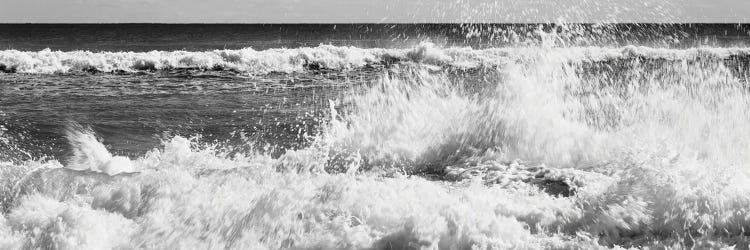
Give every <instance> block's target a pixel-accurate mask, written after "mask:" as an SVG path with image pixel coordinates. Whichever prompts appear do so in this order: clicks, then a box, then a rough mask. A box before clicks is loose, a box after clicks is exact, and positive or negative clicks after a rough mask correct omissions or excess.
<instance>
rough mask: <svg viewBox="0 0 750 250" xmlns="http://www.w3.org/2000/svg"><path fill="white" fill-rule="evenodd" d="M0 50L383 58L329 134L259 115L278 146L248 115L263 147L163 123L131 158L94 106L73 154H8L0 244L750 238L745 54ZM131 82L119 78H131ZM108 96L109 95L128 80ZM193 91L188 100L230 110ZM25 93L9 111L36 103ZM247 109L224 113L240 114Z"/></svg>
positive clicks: (331, 116) (121, 60)
mask: <svg viewBox="0 0 750 250" xmlns="http://www.w3.org/2000/svg"><path fill="white" fill-rule="evenodd" d="M2 53H3V54H2V55H0V63H1V64H2V65H6V66H5V69H6V71H8V69H10V68H12V69H14V70H13V71H15V72H18V73H31V74H37V73H71V72H73V71H77V70H82V69H87V68H92V67H93V68H95V69H96V71H102V72H112V71H116V70H123V71H139V70H146V69H148V70H164V69H167V68H171V69H175V68H198V69H206V70H217V69H218V68H221V69H233V70H236V71H239V72H244V73H249V74H266V73H269V72H290V73H291V72H296V73H297V74H314V73H312V72H313V71H319V70H322V69H332V70H340V71H347V70H355V69H358V68H362V67H367V66H368V65H370V66H371V65H384V66H383V67H379V68H378V67H374V69H371V70H370V71H362V72H360V74H366V75H367V74H369V77H364V76H362V75H358V76H357V77H351V78H350V77H340V79H339V78H336V79H338V80H337V81H338V82H336V84H335V85H336V86H340V85H343V86H346V87H349V88H350V89H348V90H347V91H344V92H341V93H340V94H338V95H335V96H336V97H337V98H327V99H330V100H326V102H324V103H316V104H314V105H312V106H313V107H312V108H313V109H317V111H319V112H320V114H322V115H320V116H316V118H315V119H313V120H314V121H315V122H314V126H316V128H315V129H309V130H308V132H309V133H308V132H303V128H305V127H304V126H309V125H310V124H312V123H308V122H310V120H304V126H302V123H303V122H302V120H299V121H300V122H299V124H297V125H300V126H293V125H289V124H294V123H288V121H286V120H285V118H284V117H283V114H284V112H282V111H288V110H290V108H289V107H287V106H283V105H279V106H278V108H273V107H271V108H268V109H266V110H264V111H263V112H264V113H273V112H278V114H277V115H278V116H276V117H271V118H266V120H264V122H265V123H266V124H267V123H271V124H272V125H271V126H277V127H279V126H282V125H284V126H289V127H292V128H294V129H292V130H291V132H288V133H291V134H294V135H296V136H299V138H302V139H301V140H304V143H301V144H300V145H298V146H297V147H289V148H284V149H283V150H281V151H273V150H268V149H267V148H264V147H262V146H261V147H257V146H256V145H257V144H254V143H255V140H257V139H258V137H253V136H252V135H250V136H244V133H247V132H249V131H255V130H248V131H234V132H236V133H237V134H243V136H240V137H242V141H241V144H244V145H245V146H248V145H250V146H248V148H247V149H244V150H237V148H235V146H236V145H235V146H232V145H229V144H227V143H223V142H221V141H220V142H216V141H214V142H207V141H205V140H202V139H201V138H200V136H197V137H190V136H179V135H167V136H164V137H162V140H161V142H160V144H159V145H157V146H153V147H152V146H145V145H146V144H138V145H137V146H138V147H140V148H144V147H145V149H144V151H146V152H144V153H142V154H136V155H132V154H123V153H122V151H120V150H113V149H112V148H113V146H112V145H109V144H113V143H117V142H118V141H126V140H127V141H129V143H132V142H130V141H131V140H132V141H135V143H139V140H137V139H133V138H136V137H135V136H132V135H127V136H123V137H119V138H120V139H119V140H115V139H112V138H113V137H107V138H104V139H101V138H99V137H98V135H97V132H100V131H103V132H106V133H110V134H111V133H113V132H112V131H111V130H117V132H122V133H125V132H123V131H119V130H118V127H117V126H115V125H112V124H117V123H115V122H114V121H115V120H114V119H115V118H112V117H110V116H107V115H100V116H94V117H97V118H93V119H94V120H89V121H90V123H96V120H95V119H107V120H106V123H105V124H106V125H107V126H100V129H99V131H97V129H93V128H87V127H86V126H82V125H76V124H75V123H74V122H70V121H67V122H58V123H59V124H62V125H60V126H65V129H63V130H61V131H63V132H62V133H63V135H64V136H65V139H64V140H65V141H67V143H68V145H67V146H65V147H67V148H68V149H69V150H68V151H69V152H68V154H67V155H66V156H64V157H62V156H61V157H53V158H51V159H50V158H47V159H39V157H31V158H30V159H26V158H23V157H17V158H16V159H10V160H8V161H7V162H3V163H0V197H3V199H2V200H0V204H1V205H2V206H0V208H2V213H3V216H1V217H0V248H2V249H27V248H54V249H172V248H176V249H475V248H476V249H548V248H555V249H581V248H583V249H590V248H611V247H625V248H628V247H636V248H641V247H642V248H662V247H664V248H670V247H673V248H687V247H694V248H722V247H747V246H748V244H750V242H748V240H747V236H746V235H745V234H746V232H747V231H749V230H748V229H750V220H748V218H750V214H748V210H747V209H746V208H747V207H748V206H750V198H748V197H750V181H749V180H750V176H748V174H749V172H748V169H750V134H748V133H746V131H747V130H746V128H748V127H750V85H748V82H747V70H748V69H747V61H746V59H745V57H746V54H747V50H746V49H727V48H697V49H684V50H678V49H659V48H648V47H623V48H604V47H574V48H557V47H524V48H495V49H483V50H474V49H469V48H450V47H449V48H440V47H438V46H435V45H432V44H427V43H424V44H421V45H419V46H417V47H414V48H411V49H403V50H395V49H359V48H354V47H333V46H320V47H317V48H300V49H273V50H264V51H255V50H252V49H243V50H220V51H212V52H183V51H174V52H158V51H155V52H147V53H106V52H102V53H93V52H52V51H42V52H18V51H4V52H2ZM18 58H21V59H18ZM13 60H15V61H13ZM146 60H148V63H146V62H145V61H146ZM14 65H15V66H14ZM144 65H148V66H144ZM310 65H318V66H315V67H317V68H315V67H312V66H310ZM14 75H15V74H5V75H4V76H6V77H9V76H14ZM35 77H38V76H36V75H35ZM42 77H44V76H42ZM71 77H72V76H71ZM76 77H92V76H89V75H88V73H86V74H84V75H83V76H76ZM122 77H130V76H122ZM138 77H141V76H138ZM35 79H36V78H35ZM86 79H87V78H86ZM118 79H119V78H118ZM125 79H128V80H129V79H131V78H125ZM222 79H223V78H222ZM353 79H357V80H353ZM224 80H226V79H224ZM230 80H232V81H233V80H236V79H230ZM122 82H125V83H122V84H118V85H117V86H118V88H120V89H122V88H129V86H131V85H128V84H127V82H126V81H125V80H122ZM355 83H357V84H355ZM132 85H133V86H131V87H132V88H136V87H138V88H140V87H142V86H140V85H138V84H132ZM201 86H202V85H201ZM222 86H224V85H222ZM183 87H184V86H182V87H179V86H178V87H174V88H176V89H178V91H175V92H159V95H167V96H170V97H171V98H178V97H175V96H184V95H187V94H186V93H187V92H189V91H187V90H189V89H193V87H190V86H188V87H189V88H183ZM37 88H42V86H39V87H37ZM207 88H208V87H207ZM23 89H24V88H19V89H18V90H13V91H16V92H13V93H19V92H18V91H24V90H23ZM28 89H29V90H28V91H37V92H33V93H39V92H38V91H39V90H38V89H34V88H28ZM55 91H58V92H59V90H57V89H55ZM233 91H236V88H234V86H233V85H231V86H229V87H228V89H227V90H226V91H225V92H221V91H219V92H218V93H219V94H218V95H215V93H216V92H211V93H214V95H211V98H219V99H221V98H231V99H230V101H231V103H237V102H241V101H243V100H242V99H239V98H238V97H237V96H238V95H239V96H241V95H249V94H248V93H247V92H240V93H239V94H238V95H230V92H233ZM194 92H200V90H197V89H196V90H194ZM120 93H129V92H127V91H125V90H122V91H121V92H120ZM190 93H193V92H190ZM201 93H202V92H201ZM41 95H42V96H47V95H44V94H41ZM81 95H83V96H84V97H81ZM159 95H153V96H151V97H152V98H158V97H159ZM316 95H320V93H319V92H318V93H316ZM92 96H93V95H92ZM68 97H71V98H72V99H75V100H84V101H89V99H87V98H91V99H94V98H93V97H91V96H88V95H85V94H80V93H79V94H76V95H70V96H68ZM73 97H76V98H73ZM282 97H285V96H282ZM282 97H271V98H282ZM286 97H288V96H286ZM106 98H107V99H106V100H108V101H110V102H117V100H120V99H118V98H127V95H126V94H122V95H120V96H114V97H113V96H107V97H106ZM184 98H185V99H191V98H199V97H198V96H197V95H188V96H187V97H184ZM252 98H255V97H252ZM258 98H260V97H258ZM289 98H292V97H289ZM64 99H65V98H62V99H54V100H58V101H59V100H64ZM136 100H139V99H136ZM165 100H166V99H165ZM40 102H42V103H43V102H44V101H40ZM103 103H104V102H102V103H97V105H105V104H103ZM129 104H130V105H136V104H137V102H136V101H133V102H131V103H129ZM201 104H202V106H194V108H195V112H198V111H200V110H202V109H201V108H199V107H203V106H212V105H215V106H217V107H224V106H221V105H230V104H225V103H221V102H211V103H208V104H206V103H201ZM77 105H78V104H77ZM185 105H187V104H185ZM72 106H75V105H71V107H72ZM7 107H11V106H10V104H9V105H8V106H7ZM25 107H26V106H22V107H21V108H18V110H8V111H6V112H7V113H8V115H7V116H14V115H18V116H21V115H20V114H24V112H35V111H33V110H32V111H24V110H22V108H25ZM138 107H140V108H141V109H140V110H141V112H143V113H147V112H157V111H158V110H159V108H163V109H164V110H165V111H163V112H164V113H156V114H157V115H154V116H149V117H158V116H161V115H166V114H173V115H174V116H170V117H169V118H170V119H171V120H176V121H179V120H180V119H185V120H186V121H187V120H190V119H195V117H200V116H199V115H196V114H195V113H190V114H189V116H187V118H181V117H179V116H177V115H176V113H179V112H180V111H179V110H177V109H174V108H173V107H172V106H170V104H169V103H168V102H160V103H159V104H154V105H153V107H150V109H144V108H143V107H142V106H138ZM27 109H28V108H27ZM123 110H125V109H123ZM217 110H219V109H205V112H210V113H217V112H219V111H217ZM236 110H238V112H237V113H232V114H234V115H231V114H230V115H229V116H240V115H244V114H245V113H242V112H243V111H242V110H241V109H239V108H238V109H236ZM80 112H84V111H80ZM90 112H100V111H98V109H96V108H93V110H92V111H90ZM122 112H123V114H122V115H124V114H125V112H126V111H122ZM148 114H151V113H148ZM77 117H86V116H84V115H80V114H79V115H78V116H77ZM216 117H217V118H216V119H219V117H221V116H220V115H219V114H217V116H216ZM287 118H288V117H287ZM19 119H20V118H19ZM81 119H84V118H81ZM89 119H92V118H89ZM243 119H251V118H243ZM10 120H12V119H5V120H4V121H10ZM52 120H54V119H52ZM292 120H294V119H292ZM191 121H192V120H191ZM144 123H145V121H144ZM205 123H210V122H209V121H206V122H205ZM192 124H193V123H188V122H184V123H181V124H180V125H181V126H188V125H192ZM221 124H222V125H226V123H223V122H222V123H221ZM259 124H260V123H259ZM113 126H114V127H115V128H114V129H113V128H112V127H113ZM258 126H260V125H258ZM9 127H10V126H9ZM101 128H107V129H106V130H105V129H101ZM131 129H132V128H131ZM120 130H125V129H120ZM95 131H97V132H95ZM204 131H205V130H204ZM310 131H312V132H310ZM103 132H102V133H103ZM133 133H135V132H133ZM283 133H285V132H278V134H275V135H276V136H277V137H276V138H277V140H279V141H280V140H282V138H284V136H285V135H288V134H283ZM28 138H29V136H27V135H26V134H24V135H14V134H13V131H12V129H9V128H5V129H3V127H0V139H3V140H0V146H2V147H0V149H2V150H4V154H7V155H11V153H14V154H15V155H23V152H25V151H23V148H24V147H23V145H22V144H24V143H25V142H26V141H25V140H28ZM279 141H277V143H280V142H279ZM272 146H274V145H271V147H272ZM17 152H21V153H17ZM29 154H30V153H29ZM19 159H24V160H19Z"/></svg>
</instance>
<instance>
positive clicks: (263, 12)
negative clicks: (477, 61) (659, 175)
mask: <svg viewBox="0 0 750 250" xmlns="http://www.w3.org/2000/svg"><path fill="white" fill-rule="evenodd" d="M122 22H126V23H412V22H419V23H453V22H492V23H508V22H512V23H524V22H532V23H539V22H542V23H546V22H586V23H594V22H681V23H701V22H704V23H705V22H709V23H717V22H718V23H739V22H750V0H0V23H122Z"/></svg>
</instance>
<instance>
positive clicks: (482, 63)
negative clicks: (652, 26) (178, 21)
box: [0, 43, 750, 75]
mask: <svg viewBox="0 0 750 250" xmlns="http://www.w3.org/2000/svg"><path fill="white" fill-rule="evenodd" d="M539 53H549V54H550V56H555V57H559V58H560V59H562V60H569V61H571V62H598V61H610V60H621V59H628V58H645V59H666V60H684V59H688V60H690V59H697V58H706V59H719V60H724V59H732V58H733V57H746V56H748V55H750V49H746V48H692V49H661V48H649V47H635V46H628V47H621V48H604V47H575V48H540V47H523V48H492V49H483V50H476V49H472V48H467V47H450V48H440V47H437V46H435V45H434V44H431V43H421V44H419V45H417V46H415V47H412V48H408V49H378V48H375V49H362V48H357V47H348V46H332V45H320V46H318V47H313V48H296V49H269V50H260V51H258V50H254V49H252V48H245V49H240V50H214V51H205V52H192V51H151V52H90V51H69V52H64V51H51V50H49V49H45V50H42V51H38V52H27V51H17V50H4V51H0V72H5V73H31V74H55V73H79V72H83V73H86V72H106V73H117V72H142V71H159V70H171V69H199V70H231V71H236V72H240V73H247V74H254V75H259V74H268V73H273V72H279V73H292V72H303V71H307V70H324V69H328V70H353V69H359V68H362V67H367V66H377V65H392V64H400V63H420V64H426V65H434V66H440V67H453V68H461V69H473V68H482V67H495V66H500V65H503V64H504V63H505V62H508V61H509V60H513V61H518V60H524V59H528V58H535V57H536V56H537V55H538V54H539Z"/></svg>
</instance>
